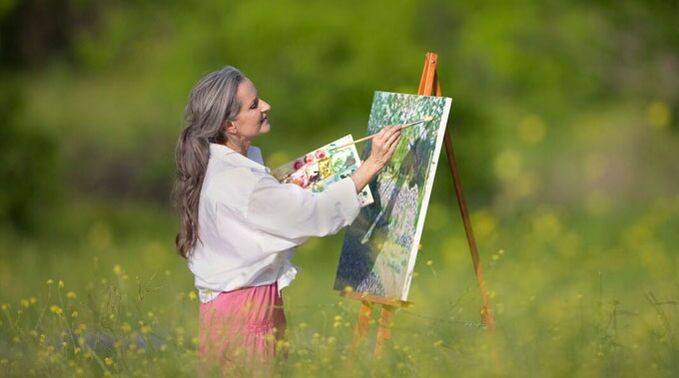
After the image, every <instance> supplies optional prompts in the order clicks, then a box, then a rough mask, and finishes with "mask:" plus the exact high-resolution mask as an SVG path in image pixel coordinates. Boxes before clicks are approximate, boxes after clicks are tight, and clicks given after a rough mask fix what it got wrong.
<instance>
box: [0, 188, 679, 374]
mask: <svg viewBox="0 0 679 378" xmlns="http://www.w3.org/2000/svg"><path fill="white" fill-rule="evenodd" d="M432 208H433V209H438V210H436V211H440V212H441V213H443V214H446V212H447V211H448V210H449V209H447V208H446V207H445V206H443V205H441V204H438V203H434V204H433V206H432ZM128 211H129V210H119V212H123V213H124V212H128ZM138 211H141V210H138ZM142 212H143V211H142ZM149 214H152V213H149ZM579 214H580V213H577V212H573V211H569V212H565V211H560V210H558V209H557V208H549V207H542V208H539V209H537V210H536V211H534V212H530V213H527V214H525V215H523V216H521V217H519V218H511V219H505V218H502V217H501V216H498V215H497V214H495V213H494V212H493V211H492V210H490V209H484V210H480V211H476V212H474V213H473V214H472V220H473V222H474V225H475V226H476V227H477V234H478V237H479V240H480V241H481V243H482V246H483V248H482V249H481V252H482V261H483V264H484V268H485V270H486V278H487V285H488V288H489V290H490V294H491V301H492V304H493V310H494V314H495V316H496V317H497V330H496V331H495V335H494V337H492V338H491V337H489V336H488V334H487V332H486V331H485V330H484V328H483V325H482V324H481V323H480V318H479V314H478V311H479V309H480V296H479V293H478V289H477V288H476V284H475V281H474V278H473V275H472V269H471V261H470V258H469V257H468V252H467V250H466V245H465V243H466V242H465V240H464V235H463V233H462V231H461V226H460V225H459V224H458V223H457V222H452V224H448V223H451V222H444V223H445V225H443V226H440V225H438V224H436V222H434V225H433V227H431V228H429V229H428V230H427V231H426V232H425V237H424V239H423V242H422V248H421V250H420V254H422V256H420V257H419V263H418V266H417V268H416V277H415V279H414V281H413V287H412V290H411V294H410V299H411V300H412V301H413V302H414V306H413V307H412V308H406V309H401V310H399V311H397V313H396V316H395V318H394V323H393V326H392V332H393V339H392V341H391V342H390V343H389V344H387V347H386V348H385V350H384V355H383V358H382V359H379V360H376V359H373V357H372V345H373V343H374V341H375V330H376V328H377V318H378V316H379V308H376V310H375V314H374V316H373V324H372V326H371V327H372V331H373V332H372V333H371V334H370V336H369V338H368V339H367V340H366V342H365V343H363V344H361V345H360V346H359V347H358V349H357V350H353V349H352V348H351V345H352V337H353V327H354V325H355V320H356V318H357V310H358V303H356V302H354V301H351V300H347V299H342V298H341V297H339V296H338V295H337V293H336V292H334V291H333V290H331V287H332V280H333V277H334V272H335V267H336V263H337V258H338V255H337V254H338V251H339V245H340V243H341V236H336V237H332V238H327V239H313V240H311V241H310V243H308V244H307V245H305V246H303V247H302V248H300V250H299V251H298V253H297V256H296V259H295V261H296V263H298V264H299V265H301V266H302V267H303V269H304V272H303V273H302V274H301V275H300V276H299V278H298V280H297V281H296V282H295V283H294V284H293V285H292V286H291V287H290V288H289V289H286V290H285V295H284V299H285V302H286V312H287V317H288V322H289V329H288V337H287V339H286V340H284V341H281V342H280V343H278V345H277V347H278V349H279V351H280V352H281V353H280V355H283V354H284V353H283V352H286V353H285V354H287V360H285V359H280V360H279V361H277V364H276V370H275V371H276V372H278V373H280V374H283V375H295V376H317V375H329V376H346V375H355V374H358V375H370V374H377V375H418V376H428V375H435V376H447V375H450V374H460V375H471V376H484V375H489V374H508V375H518V376H523V375H525V374H527V373H528V372H530V374H531V375H585V376H587V375H599V374H608V375H630V376H636V375H645V376H648V375H659V376H663V375H672V373H673V372H677V369H678V366H677V362H675V360H676V358H675V357H676V355H677V353H678V352H679V351H678V350H677V341H678V340H677V339H676V336H675V328H676V324H677V319H678V318H677V315H678V314H677V309H678V306H679V302H678V301H677V296H678V294H677V279H678V278H679V277H678V276H677V271H679V269H677V268H678V267H679V262H678V261H677V258H676V256H675V255H674V254H673V253H672V252H671V251H672V248H673V247H672V246H673V245H674V243H676V242H677V236H676V233H675V232H673V231H672V230H676V228H677V226H678V225H679V199H677V198H667V199H665V200H662V201H658V202H657V203H656V204H655V205H654V206H650V207H649V208H647V209H642V210H638V211H636V212H633V213H631V212H627V213H626V214H625V218H624V219H622V220H617V221H616V222H612V221H611V219H608V218H603V219H599V220H598V222H603V223H607V222H608V223H610V225H611V226H610V227H609V228H608V231H606V232H604V233H592V232H591V230H588V228H590V227H596V225H595V224H588V223H585V222H583V221H582V220H581V219H582V218H581V217H584V216H586V214H587V213H586V211H583V212H581V214H582V215H579ZM119 216H120V214H118V215H117V216H112V217H106V218H102V219H100V220H99V221H97V222H94V223H92V224H91V225H90V226H89V229H88V231H87V233H86V235H84V236H83V238H81V239H78V240H74V241H72V242H71V245H70V247H66V246H64V245H59V246H55V247H50V246H49V243H42V244H41V245H40V246H39V248H38V249H37V250H36V249H35V248H36V246H33V247H31V246H22V245H21V243H19V241H17V240H15V241H14V242H4V243H3V247H2V248H3V259H2V266H3V272H9V277H7V276H5V277H3V283H4V284H5V285H4V287H5V289H4V290H3V292H2V296H1V297H0V298H1V299H0V303H1V304H2V307H1V318H0V364H2V366H3V370H4V372H5V373H6V374H7V375H10V376H25V375H125V376H128V375H133V376H134V375H142V376H144V375H149V376H157V375H168V374H170V375H180V376H192V375H194V372H195V370H196V369H197V364H198V363H199V362H198V361H197V357H196V352H195V349H196V344H197V307H198V299H197V295H196V292H195V291H194V290H193V288H192V284H191V279H192V277H191V275H190V273H189V271H188V270H187V269H186V267H185V266H184V262H183V261H182V260H181V259H180V258H179V257H177V256H176V255H175V252H174V251H173V250H172V248H171V242H170V241H171V235H170V234H171V232H170V231H168V232H167V234H168V235H166V236H167V238H162V237H160V238H159V236H153V235H146V234H145V232H144V231H143V230H137V231H134V230H133V229H130V228H128V227H127V226H126V227H123V226H121V225H116V222H115V221H113V220H115V219H118V218H117V217H119ZM439 216H440V217H443V216H444V215H442V214H439V215H435V216H434V219H435V218H436V217H439ZM610 216H611V217H614V216H615V215H610ZM154 217H156V218H154ZM85 218H86V217H85ZM149 219H156V220H157V225H158V228H159V229H162V228H163V226H162V225H163V224H164V222H166V217H165V216H162V214H158V215H156V216H153V215H149ZM609 221H610V222H609ZM129 222H132V223H133V222H134V218H130V219H129ZM147 222H148V219H147ZM616 225H619V227H618V226H616ZM81 226H82V225H74V227H81ZM168 230H169V229H168ZM11 247H14V248H15V249H14V250H10V248H11ZM10 251H13V253H11V252H10ZM22 254H24V255H26V254H39V256H43V254H44V255H45V256H47V255H53V256H55V257H58V258H55V259H51V260H49V261H50V264H51V265H50V266H49V267H42V268H38V267H37V266H38V265H40V260H39V259H27V258H26V256H24V257H21V255H22ZM45 272H48V273H47V275H45Z"/></svg>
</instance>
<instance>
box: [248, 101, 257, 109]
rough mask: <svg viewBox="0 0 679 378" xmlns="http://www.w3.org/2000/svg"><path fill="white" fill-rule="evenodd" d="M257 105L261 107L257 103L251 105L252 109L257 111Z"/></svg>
mask: <svg viewBox="0 0 679 378" xmlns="http://www.w3.org/2000/svg"><path fill="white" fill-rule="evenodd" d="M257 105H259V101H255V102H253V103H252V105H250V109H257Z"/></svg>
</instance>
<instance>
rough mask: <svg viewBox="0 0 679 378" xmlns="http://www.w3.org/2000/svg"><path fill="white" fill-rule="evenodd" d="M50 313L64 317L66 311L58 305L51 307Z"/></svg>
mask: <svg viewBox="0 0 679 378" xmlns="http://www.w3.org/2000/svg"><path fill="white" fill-rule="evenodd" d="M50 311H52V312H53V313H55V314H57V315H62V314H63V313H64V310H62V309H61V307H59V306H57V305H52V306H50Z"/></svg>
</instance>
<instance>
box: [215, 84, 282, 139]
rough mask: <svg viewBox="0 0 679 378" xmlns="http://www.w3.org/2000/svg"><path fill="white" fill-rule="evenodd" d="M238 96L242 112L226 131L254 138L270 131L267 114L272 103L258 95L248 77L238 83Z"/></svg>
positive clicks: (228, 124)
mask: <svg viewBox="0 0 679 378" xmlns="http://www.w3.org/2000/svg"><path fill="white" fill-rule="evenodd" d="M236 97H237V98H238V101H239V102H240V112H239V113H238V115H236V117H235V118H234V119H233V120H232V121H229V122H228V123H227V125H226V132H227V133H228V134H231V135H236V136H240V137H241V138H245V139H248V140H250V139H252V138H254V137H255V136H257V135H259V134H265V133H268V132H269V130H270V129H271V125H269V119H268V117H267V114H268V112H269V110H271V105H269V104H268V103H267V102H266V101H264V100H262V99H261V98H259V97H257V88H255V86H254V84H252V82H251V81H250V80H248V79H245V80H243V81H241V83H240V84H239V85H238V91H237V92H236Z"/></svg>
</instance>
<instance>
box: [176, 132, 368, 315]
mask: <svg viewBox="0 0 679 378" xmlns="http://www.w3.org/2000/svg"><path fill="white" fill-rule="evenodd" d="M247 154H248V156H247V157H245V156H243V155H241V154H239V153H237V152H235V151H233V150H232V149H230V148H228V147H226V146H223V145H220V144H210V158H209V161H208V166H207V171H206V173H205V179H204V181H203V187H202V190H201V193H200V202H199V205H198V236H199V240H198V242H197V243H196V246H195V248H194V249H193V251H192V253H191V254H190V257H189V259H188V264H189V269H191V271H192V272H193V274H194V275H195V277H196V280H195V283H196V288H197V289H198V292H199V296H200V300H201V302H208V301H210V300H212V299H214V298H215V297H216V296H217V295H219V293H220V292H222V291H231V290H236V289H239V288H243V287H249V286H260V285H267V284H271V283H273V282H278V289H279V290H281V289H282V288H284V287H286V286H288V285H289V284H290V282H292V280H293V279H294V278H295V276H296V274H297V272H298V268H297V267H296V266H294V265H292V264H291V263H290V259H291V258H292V252H293V251H292V248H294V247H296V246H298V245H300V244H302V243H303V242H304V241H305V240H306V239H308V238H309V237H311V236H325V235H330V234H334V233H336V232H338V231H339V230H340V229H342V228H343V227H345V226H348V225H349V224H351V223H352V222H353V221H354V219H356V217H357V216H358V213H359V210H360V206H359V203H358V195H357V194H356V187H355V185H354V182H353V180H352V179H351V178H350V177H347V178H345V179H342V180H341V181H339V182H336V183H335V184H333V185H331V186H330V187H328V188H327V189H326V190H325V191H323V192H321V193H312V192H310V191H307V190H304V189H302V188H300V187H299V186H297V185H294V184H281V183H279V182H278V181H277V180H276V179H275V178H274V177H273V176H271V174H270V170H269V169H268V168H267V167H265V166H264V165H263V161H262V154H261V151H260V150H259V148H257V147H254V146H251V147H250V148H249V149H248V152H247Z"/></svg>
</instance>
